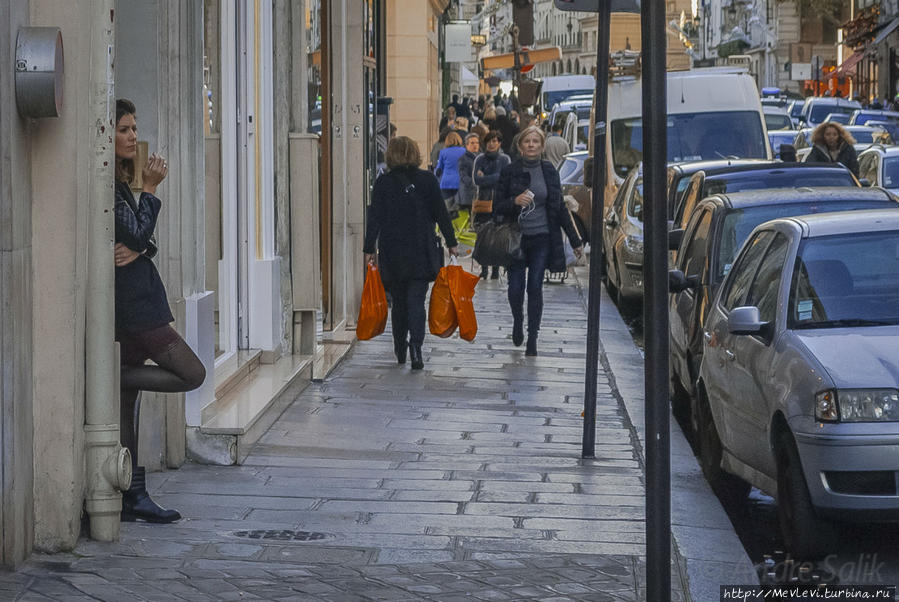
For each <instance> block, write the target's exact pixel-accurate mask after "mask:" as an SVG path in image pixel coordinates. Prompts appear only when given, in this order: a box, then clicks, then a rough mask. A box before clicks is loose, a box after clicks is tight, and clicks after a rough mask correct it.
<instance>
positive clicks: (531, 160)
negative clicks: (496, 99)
mask: <svg viewBox="0 0 899 602" xmlns="http://www.w3.org/2000/svg"><path fill="white" fill-rule="evenodd" d="M545 143H546V135H545V134H544V133H543V130H541V129H540V128H539V127H537V126H533V125H532V126H530V127H528V128H527V129H525V130H524V131H523V132H522V133H521V136H520V137H519V138H518V152H519V156H518V158H517V159H515V160H514V161H512V163H511V164H510V165H507V166H506V167H504V168H503V169H502V171H501V172H500V176H499V183H498V184H497V187H496V194H495V196H494V200H493V212H494V214H498V215H504V216H507V217H508V218H512V219H516V220H518V223H519V225H520V226H521V249H522V251H523V252H524V259H522V260H520V261H518V262H517V263H513V264H512V265H511V266H509V306H510V308H511V309H512V320H513V324H512V342H513V343H514V344H515V346H516V347H517V346H519V345H521V344H522V342H524V296H525V291H527V297H528V339H527V348H526V351H525V355H528V356H535V355H537V332H538V331H539V330H540V322H541V318H542V317H543V276H544V273H545V272H546V270H547V269H549V270H550V271H552V272H564V271H565V270H566V269H567V265H566V261H565V248H564V246H563V243H562V230H563V229H564V230H565V235H566V236H568V240H569V242H570V243H571V247H572V249H574V254H575V256H577V257H580V256H581V254H582V247H581V244H582V243H581V239H580V237H578V234H577V231H576V230H575V229H574V226H573V225H572V223H571V220H570V219H563V217H567V216H565V211H567V209H566V208H565V205H564V203H563V201H562V184H561V182H560V181H559V172H557V171H556V168H555V167H553V165H552V163H550V162H549V161H546V160H544V159H541V158H540V156H541V155H542V154H543V147H544V145H545Z"/></svg>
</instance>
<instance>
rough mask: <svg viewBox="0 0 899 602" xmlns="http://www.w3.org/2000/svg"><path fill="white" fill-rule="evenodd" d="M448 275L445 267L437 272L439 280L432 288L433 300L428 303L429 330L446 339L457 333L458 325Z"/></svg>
mask: <svg viewBox="0 0 899 602" xmlns="http://www.w3.org/2000/svg"><path fill="white" fill-rule="evenodd" d="M447 274H448V272H447V268H445V267H443V268H440V271H439V272H437V279H436V280H435V281H434V286H432V287H431V300H430V301H429V302H428V330H430V331H431V334H433V335H437V336H438V337H441V338H444V339H445V338H447V337H450V336H452V335H453V333H454V332H456V326H457V324H458V322H457V321H456V308H455V306H454V305H453V297H452V294H451V293H450V286H449V282H448V281H447Z"/></svg>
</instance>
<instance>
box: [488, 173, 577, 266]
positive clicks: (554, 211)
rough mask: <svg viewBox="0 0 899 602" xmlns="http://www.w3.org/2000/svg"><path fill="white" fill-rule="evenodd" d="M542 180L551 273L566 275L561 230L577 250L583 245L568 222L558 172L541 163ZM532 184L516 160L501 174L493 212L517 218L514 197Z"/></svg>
mask: <svg viewBox="0 0 899 602" xmlns="http://www.w3.org/2000/svg"><path fill="white" fill-rule="evenodd" d="M540 166H541V167H542V168H543V181H544V182H546V217H547V222H548V223H549V264H548V266H547V267H548V269H549V271H550V272H564V271H565V270H566V268H567V262H566V261H565V247H564V245H563V243H562V231H561V230H560V228H561V229H562V230H565V235H566V236H568V241H569V242H570V243H571V246H572V247H573V248H575V249H577V248H578V247H580V246H581V244H582V243H581V239H580V237H579V236H578V234H577V231H576V230H575V229H574V225H573V224H572V223H571V220H570V219H568V215H567V212H568V209H567V207H565V203H564V201H563V200H562V183H561V182H560V181H559V172H557V171H556V168H555V167H553V165H552V163H550V162H549V161H540ZM530 185H531V174H529V173H528V172H527V170H526V169H525V167H524V163H523V162H522V160H521V159H516V160H515V161H513V162H512V163H511V164H510V165H507V166H506V167H504V168H503V169H502V171H500V174H499V183H498V184H497V186H496V195H495V196H494V199H493V213H494V214H498V215H505V216H510V217H514V218H515V219H518V215H519V214H520V213H521V207H519V206H518V205H516V204H515V197H517V196H518V195H519V194H521V193H522V192H524V191H525V190H527V189H528V188H529V187H530Z"/></svg>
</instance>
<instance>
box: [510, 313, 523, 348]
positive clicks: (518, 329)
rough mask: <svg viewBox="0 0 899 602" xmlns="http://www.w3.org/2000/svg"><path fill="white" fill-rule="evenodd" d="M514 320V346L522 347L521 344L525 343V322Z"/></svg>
mask: <svg viewBox="0 0 899 602" xmlns="http://www.w3.org/2000/svg"><path fill="white" fill-rule="evenodd" d="M513 319H514V320H515V322H514V323H513V324H512V344H513V345H515V346H516V347H521V344H522V343H523V342H524V325H523V324H522V322H523V320H519V319H518V318H513Z"/></svg>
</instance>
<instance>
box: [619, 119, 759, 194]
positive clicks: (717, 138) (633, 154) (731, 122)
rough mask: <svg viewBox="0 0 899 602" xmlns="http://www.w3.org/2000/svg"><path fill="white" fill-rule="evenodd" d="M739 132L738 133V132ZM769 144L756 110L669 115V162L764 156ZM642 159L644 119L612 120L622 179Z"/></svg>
mask: <svg viewBox="0 0 899 602" xmlns="http://www.w3.org/2000/svg"><path fill="white" fill-rule="evenodd" d="M737 133H739V135H737ZM767 147H768V145H767V144H766V140H765V135H764V131H763V130H762V121H761V119H759V114H758V112H756V111H724V112H717V113H682V114H678V115H668V161H669V162H670V163H676V162H681V161H701V160H704V159H723V158H725V157H741V158H765V157H767ZM642 160H643V120H642V119H640V118H638V117H637V118H630V119H618V120H615V121H613V122H612V161H613V163H614V166H615V173H617V174H618V175H619V176H621V177H622V178H623V177H625V176H626V175H627V173H628V171H630V169H631V168H632V167H633V166H634V165H636V164H637V163H638V162H640V161H642Z"/></svg>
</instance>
